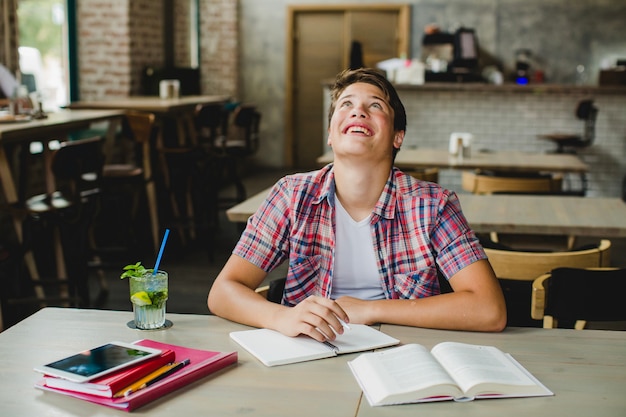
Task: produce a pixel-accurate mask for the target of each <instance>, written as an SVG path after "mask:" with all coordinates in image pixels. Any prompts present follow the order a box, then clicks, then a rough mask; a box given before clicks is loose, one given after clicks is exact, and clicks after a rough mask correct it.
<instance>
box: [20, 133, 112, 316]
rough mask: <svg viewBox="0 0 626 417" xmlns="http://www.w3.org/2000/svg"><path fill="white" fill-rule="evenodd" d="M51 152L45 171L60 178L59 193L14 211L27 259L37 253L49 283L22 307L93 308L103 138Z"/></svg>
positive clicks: (39, 285) (36, 284)
mask: <svg viewBox="0 0 626 417" xmlns="http://www.w3.org/2000/svg"><path fill="white" fill-rule="evenodd" d="M49 152H50V155H49V157H48V158H45V161H46V165H48V164H49V166H48V167H47V168H49V170H48V169H46V170H45V171H46V172H49V175H52V176H53V177H54V178H53V179H54V183H55V184H56V188H55V190H54V191H53V192H45V193H42V194H37V195H33V196H31V197H28V198H26V199H21V200H20V201H19V202H18V203H17V204H15V205H13V207H12V208H11V209H12V210H13V212H14V214H15V215H19V216H21V218H22V233H23V236H24V249H23V250H24V254H25V255H26V254H27V253H34V258H35V260H36V263H37V269H38V270H39V273H40V275H41V276H42V277H43V278H41V279H36V280H33V281H32V286H33V289H34V293H35V298H34V299H33V298H28V297H26V298H24V299H23V300H22V301H23V302H31V303H32V302H34V301H37V302H38V303H39V304H40V306H44V305H51V304H52V305H54V304H62V305H73V306H88V305H89V288H88V283H87V276H88V273H87V268H88V259H89V257H90V255H91V254H90V249H89V248H90V246H89V232H90V227H91V225H92V221H93V218H94V215H95V212H96V210H97V209H98V204H99V195H100V179H101V173H102V165H103V162H104V155H103V153H102V138H100V137H95V138H88V139H83V140H78V141H73V142H72V141H67V142H63V143H61V144H60V145H59V148H58V149H54V150H51V151H49ZM50 246H52V247H53V251H52V253H51V251H50V250H49V248H50ZM51 254H52V255H54V256H49V255H51ZM52 269H56V274H54V273H51V272H49V271H50V270H52ZM32 278H33V277H31V279H32ZM50 289H56V291H50Z"/></svg>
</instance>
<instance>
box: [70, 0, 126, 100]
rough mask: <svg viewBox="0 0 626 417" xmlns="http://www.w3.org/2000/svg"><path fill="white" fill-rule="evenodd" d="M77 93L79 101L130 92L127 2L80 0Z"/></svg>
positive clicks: (78, 7) (120, 0) (124, 94)
mask: <svg viewBox="0 0 626 417" xmlns="http://www.w3.org/2000/svg"><path fill="white" fill-rule="evenodd" d="M76 14H77V21H78V25H77V32H78V68H79V76H78V77H79V81H78V84H79V94H80V97H81V98H82V99H86V100H90V99H98V98H103V97H122V96H126V95H128V94H129V93H130V90H131V67H130V41H129V39H130V27H129V20H128V19H129V14H128V1H127V0H119V1H108V0H79V1H78V2H77V5H76Z"/></svg>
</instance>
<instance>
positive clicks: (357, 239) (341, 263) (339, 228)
mask: <svg viewBox="0 0 626 417" xmlns="http://www.w3.org/2000/svg"><path fill="white" fill-rule="evenodd" d="M335 208H336V209H335V225H336V233H335V267H334V271H333V286H332V291H331V298H333V299H336V298H338V297H340V296H342V295H349V296H352V297H356V298H360V299H363V300H375V299H382V298H385V296H384V293H383V288H382V286H381V284H380V274H379V273H378V267H377V264H376V254H375V252H374V242H373V241H372V232H371V230H370V220H371V217H372V215H371V214H370V215H369V216H367V217H366V218H365V219H363V220H361V221H359V222H357V221H355V220H354V219H353V218H352V217H350V215H349V214H348V212H347V211H346V209H344V208H343V206H342V205H341V203H340V202H339V199H338V198H337V197H336V196H335Z"/></svg>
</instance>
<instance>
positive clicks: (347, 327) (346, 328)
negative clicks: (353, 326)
mask: <svg viewBox="0 0 626 417" xmlns="http://www.w3.org/2000/svg"><path fill="white" fill-rule="evenodd" d="M337 320H339V323H341V326H342V327H343V329H344V330H350V326H349V325H348V323H346V322H345V321H343V320H341V319H340V318H339V317H337Z"/></svg>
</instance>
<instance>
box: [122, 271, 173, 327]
mask: <svg viewBox="0 0 626 417" xmlns="http://www.w3.org/2000/svg"><path fill="white" fill-rule="evenodd" d="M167 281H168V274H167V272H165V271H160V270H159V271H157V273H156V274H153V273H152V270H147V271H146V273H145V274H144V275H142V276H140V277H130V301H131V303H132V304H133V312H134V314H135V327H136V328H138V329H141V330H153V329H159V328H161V327H164V326H165V302H166V301H167V294H168V292H167Z"/></svg>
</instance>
